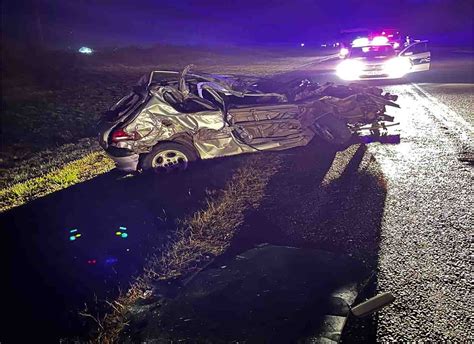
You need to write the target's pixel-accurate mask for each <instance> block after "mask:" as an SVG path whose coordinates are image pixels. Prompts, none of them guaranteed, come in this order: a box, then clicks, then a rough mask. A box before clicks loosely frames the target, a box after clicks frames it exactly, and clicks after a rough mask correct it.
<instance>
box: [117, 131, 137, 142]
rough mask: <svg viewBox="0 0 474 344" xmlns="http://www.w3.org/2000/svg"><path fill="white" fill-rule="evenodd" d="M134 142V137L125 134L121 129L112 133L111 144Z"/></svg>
mask: <svg viewBox="0 0 474 344" xmlns="http://www.w3.org/2000/svg"><path fill="white" fill-rule="evenodd" d="M127 140H135V135H133V134H129V133H127V132H126V131H125V130H123V129H117V130H114V131H113V132H112V142H120V141H127Z"/></svg>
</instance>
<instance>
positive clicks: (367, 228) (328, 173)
mask: <svg viewBox="0 0 474 344" xmlns="http://www.w3.org/2000/svg"><path fill="white" fill-rule="evenodd" d="M318 144H319V145H321V143H320V142H319V143H318V142H317V141H316V140H315V141H313V143H312V144H310V145H309V146H307V147H304V148H302V149H298V150H294V151H290V152H288V153H285V154H283V156H284V157H285V158H286V163H285V165H284V167H283V169H282V170H281V172H280V173H278V175H276V176H275V177H274V178H273V179H272V181H271V182H270V183H269V185H268V187H267V191H266V198H265V202H264V203H263V204H262V205H261V206H260V208H259V209H258V211H256V212H254V213H252V214H250V215H249V216H248V218H247V219H246V221H245V224H244V226H243V228H242V230H241V231H240V233H239V234H238V235H237V237H236V238H235V240H234V242H233V244H232V246H231V247H230V248H229V250H228V252H227V254H226V255H227V256H228V257H229V256H234V255H236V254H239V253H241V252H243V251H245V250H247V249H249V248H251V247H254V246H255V245H258V244H261V243H270V244H276V245H285V246H295V247H301V248H313V249H321V250H326V251H331V252H335V253H338V254H341V253H342V254H345V255H349V256H351V257H353V258H355V259H357V260H359V261H360V262H362V263H363V265H364V266H366V267H367V268H368V269H369V270H375V269H376V266H377V261H378V254H379V241H380V228H381V221H382V216H383V211H384V205H385V197H386V186H385V181H384V179H383V175H382V174H381V172H380V167H379V165H378V163H377V162H376V161H375V159H374V158H373V157H372V156H371V155H370V153H368V152H367V149H366V147H365V146H364V145H359V146H358V148H357V149H355V147H357V146H352V147H351V148H350V149H349V150H347V151H346V152H343V153H339V154H340V156H339V157H337V156H336V158H335V152H331V151H330V150H328V149H327V148H326V149H321V148H320V147H318ZM350 154H352V157H350ZM218 263H219V264H220V263H222V262H218ZM282 283H283V282H282ZM285 283H291V282H290V281H285ZM376 284H377V281H376V280H375V279H373V280H372V281H371V288H372V290H369V291H372V292H373V291H374V290H373V289H374V287H375V286H376ZM362 296H363V295H362ZM313 325H314V324H313ZM375 331H376V322H375V320H374V318H368V319H365V320H364V321H360V320H358V321H350V324H349V326H348V327H347V329H346V333H345V334H344V338H345V339H346V340H347V339H348V338H350V342H368V341H371V340H375V334H376V332H375Z"/></svg>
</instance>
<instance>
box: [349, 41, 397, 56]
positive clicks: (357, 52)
mask: <svg viewBox="0 0 474 344" xmlns="http://www.w3.org/2000/svg"><path fill="white" fill-rule="evenodd" d="M364 50H367V51H364ZM395 56H397V52H396V51H395V49H393V46H392V45H390V44H387V45H368V46H363V47H352V48H351V51H350V55H349V57H351V58H366V59H380V58H387V57H395Z"/></svg>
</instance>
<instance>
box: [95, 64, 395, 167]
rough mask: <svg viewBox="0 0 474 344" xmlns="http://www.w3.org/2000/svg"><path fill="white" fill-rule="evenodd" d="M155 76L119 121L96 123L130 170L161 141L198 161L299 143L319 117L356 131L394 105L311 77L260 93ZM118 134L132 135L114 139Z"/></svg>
mask: <svg viewBox="0 0 474 344" xmlns="http://www.w3.org/2000/svg"><path fill="white" fill-rule="evenodd" d="M159 73H162V74H163V73H166V72H165V71H160V72H159ZM154 74H156V73H155V72H152V73H150V75H149V76H146V77H144V78H142V82H141V85H140V87H138V88H137V89H136V90H135V92H139V93H140V95H141V96H140V97H139V98H138V99H137V100H136V101H135V103H133V102H132V103H131V104H130V105H129V108H127V109H124V111H122V112H123V113H121V114H120V115H119V116H117V117H113V116H112V117H111V115H110V114H111V112H110V111H113V110H114V109H116V108H117V105H115V106H113V107H112V108H111V110H109V112H108V113H106V114H105V115H104V118H103V119H102V120H101V122H100V124H99V131H100V133H99V142H100V143H101V146H102V147H103V148H104V149H105V150H106V152H107V153H108V154H109V155H111V156H112V157H113V158H114V160H116V162H117V166H118V167H122V168H124V167H125V168H127V169H129V166H132V165H133V164H134V163H135V162H138V159H137V158H136V156H140V155H143V154H147V153H148V152H150V151H151V149H152V148H153V147H154V146H155V145H157V144H159V143H160V142H178V143H181V144H186V145H188V147H192V148H194V150H195V151H196V153H197V155H198V156H199V158H201V159H210V158H216V157H222V156H230V155H236V154H243V153H252V152H259V151H266V150H275V151H276V150H283V149H289V148H293V147H298V146H304V145H306V144H307V143H308V142H309V141H311V139H312V138H313V137H314V135H315V128H314V124H315V121H317V120H318V118H321V117H322V116H326V115H328V114H331V115H333V116H334V117H335V118H340V119H341V120H344V121H345V122H347V123H348V124H350V125H351V126H357V125H359V124H367V123H372V122H374V121H378V119H379V115H380V114H383V113H384V112H385V106H386V105H389V106H397V105H396V104H395V103H393V102H391V101H390V99H392V98H390V97H386V96H382V90H381V89H377V88H374V87H363V86H357V85H353V86H336V85H334V84H329V83H328V84H325V85H319V84H314V83H311V82H309V81H308V80H303V81H301V80H299V81H297V82H296V83H293V84H286V85H283V86H281V85H280V86H278V87H277V86H275V85H276V83H272V82H268V80H267V82H266V83H267V84H268V85H270V86H271V87H269V88H270V89H264V86H261V85H264V84H265V80H262V79H257V78H254V77H245V76H243V77H236V76H218V75H214V76H213V75H202V76H201V75H197V74H190V73H189V68H187V69H186V68H185V70H184V71H183V72H181V73H178V72H174V73H171V72H169V73H168V74H167V75H168V76H170V75H171V76H174V77H172V78H168V79H166V78H155V76H156V75H154ZM156 79H158V80H156ZM118 105H120V104H118ZM119 107H120V106H119ZM107 114H108V115H109V116H107ZM112 115H114V114H113V113H112ZM116 130H121V131H122V132H125V133H127V135H128V134H130V138H127V137H126V138H124V139H123V140H122V139H121V140H119V141H114V140H113V139H112V136H113V135H112V133H113V132H114V131H116ZM122 151H123V152H125V153H124V154H121V153H120V152H122ZM119 153H120V154H119ZM131 164H132V165H131ZM136 168H137V169H138V168H139V166H138V165H137V166H136Z"/></svg>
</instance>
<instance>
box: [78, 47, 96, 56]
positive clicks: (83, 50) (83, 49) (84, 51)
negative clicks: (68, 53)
mask: <svg viewBox="0 0 474 344" xmlns="http://www.w3.org/2000/svg"><path fill="white" fill-rule="evenodd" d="M79 52H80V53H81V54H87V55H90V54H92V53H93V50H92V49H91V48H88V47H81V48H80V49H79Z"/></svg>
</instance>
